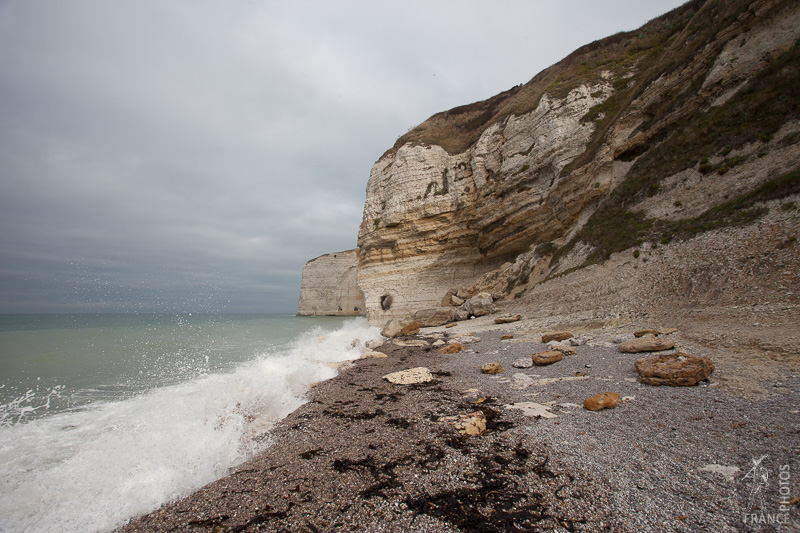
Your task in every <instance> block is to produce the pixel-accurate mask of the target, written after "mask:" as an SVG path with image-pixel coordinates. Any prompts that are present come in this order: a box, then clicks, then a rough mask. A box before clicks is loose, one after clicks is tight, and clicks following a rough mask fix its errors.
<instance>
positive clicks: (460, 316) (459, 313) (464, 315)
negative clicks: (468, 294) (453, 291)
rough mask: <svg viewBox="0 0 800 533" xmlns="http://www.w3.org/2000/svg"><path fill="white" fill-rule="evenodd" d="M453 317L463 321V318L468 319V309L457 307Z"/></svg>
mask: <svg viewBox="0 0 800 533" xmlns="http://www.w3.org/2000/svg"><path fill="white" fill-rule="evenodd" d="M453 318H455V319H456V320H457V321H458V322H463V321H464V320H468V319H469V311H467V310H466V309H464V308H462V307H459V308H458V309H456V314H455V315H454V317H453Z"/></svg>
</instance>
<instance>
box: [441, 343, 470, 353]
mask: <svg viewBox="0 0 800 533" xmlns="http://www.w3.org/2000/svg"><path fill="white" fill-rule="evenodd" d="M463 351H464V345H463V344H461V343H460V342H454V343H453V344H448V345H447V346H445V347H444V348H439V353H459V352H463Z"/></svg>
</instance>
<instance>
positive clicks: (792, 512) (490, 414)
mask: <svg viewBox="0 0 800 533" xmlns="http://www.w3.org/2000/svg"><path fill="white" fill-rule="evenodd" d="M635 329H636V325H635V324H623V325H616V326H614V327H603V328H595V329H587V328H583V329H581V328H577V327H576V328H574V331H572V332H571V333H572V334H573V338H572V340H571V341H566V342H564V344H565V345H569V346H571V347H573V348H574V350H565V351H566V352H568V353H569V354H568V355H565V356H564V357H563V358H561V360H559V361H557V362H555V363H552V364H547V365H544V366H537V365H525V364H524V361H525V360H530V359H531V357H532V355H533V354H536V353H540V352H543V351H547V350H549V349H551V348H553V345H552V344H551V345H547V344H544V343H542V342H541V341H542V333H543V332H542V331H537V330H536V328H535V327H532V325H531V324H530V323H526V322H525V321H521V322H516V323H511V324H504V325H502V326H498V325H495V324H494V323H493V322H491V321H489V320H472V321H466V322H461V323H459V324H458V326H457V327H453V328H444V327H440V328H424V329H423V330H422V331H420V332H419V333H417V334H415V335H409V336H402V337H398V338H395V339H391V340H386V342H384V344H383V345H381V346H378V347H374V348H370V349H367V348H365V349H364V351H365V353H369V354H370V355H371V356H369V357H367V358H363V359H360V360H356V361H353V362H347V363H343V364H342V365H341V366H340V369H339V375H338V376H337V377H335V378H334V379H331V380H328V381H324V382H320V383H317V384H316V385H314V386H313V387H312V388H311V390H310V391H309V393H308V402H307V403H306V404H304V405H303V406H302V407H300V408H299V409H297V410H296V411H294V412H293V413H291V414H290V415H289V416H288V417H286V418H285V419H283V420H281V421H280V422H279V423H278V424H277V425H276V426H275V427H274V428H273V429H272V430H271V431H270V432H269V433H268V434H266V435H265V438H267V439H269V440H270V442H271V443H272V445H271V446H270V447H269V448H268V449H267V451H266V452H265V453H264V454H262V455H260V456H258V457H256V458H255V459H252V460H250V461H248V462H246V463H244V464H242V465H240V466H238V467H236V468H235V469H233V470H232V471H231V472H230V474H229V475H228V476H226V477H224V478H222V479H220V480H218V481H216V482H214V483H212V484H210V485H208V486H206V487H204V488H203V489H201V490H199V491H198V492H196V493H194V494H192V495H191V496H189V497H187V498H185V499H182V500H179V501H176V502H172V503H170V504H167V505H165V506H163V507H162V508H161V509H159V510H157V511H155V512H153V513H150V514H148V515H146V516H143V517H139V518H137V519H133V520H131V522H130V523H129V524H128V525H127V526H125V527H123V528H121V529H120V530H119V531H125V532H144V531H147V532H151V531H208V532H223V531H230V532H234V531H237V532H238V531H292V532H295V531H308V532H318V531H375V532H379V531H430V532H454V531H498V532H499V531H623V532H641V531H654V532H656V531H659V532H660V531H680V532H694V531H709V532H712V531H713V532H724V531H798V530H800V507H799V506H798V502H800V498H798V497H799V496H800V411H798V408H799V406H798V403H797V398H798V394H800V373H798V372H797V370H796V369H793V368H792V367H790V366H788V365H787V366H785V367H782V368H780V369H779V370H777V371H776V372H774V373H773V374H771V381H770V382H769V383H760V386H761V387H762V388H763V389H764V390H766V391H767V392H766V393H765V394H760V395H758V396H757V397H755V396H752V395H748V394H746V393H744V392H742V391H740V390H733V389H730V388H728V387H726V386H725V383H726V381H727V380H726V379H725V377H726V373H727V372H730V367H729V366H727V365H726V364H725V361H724V360H720V359H724V356H723V355H721V354H718V353H715V354H702V353H701V354H697V355H703V356H705V355H709V356H710V357H711V359H712V360H714V361H715V363H716V366H717V368H716V370H715V371H714V372H713V373H712V374H711V375H710V376H708V377H707V378H706V379H705V380H703V381H701V382H699V383H698V384H697V385H694V386H682V387H673V386H652V385H646V384H643V383H641V381H640V376H639V374H638V373H637V371H636V368H635V362H636V361H637V360H639V359H641V358H643V357H655V356H657V355H658V353H645V354H642V353H623V352H622V351H620V346H619V344H620V343H621V342H622V341H624V340H626V339H631V338H633V335H632V333H633V331H634V330H635ZM659 338H661V337H659ZM663 338H669V339H674V344H675V349H680V350H689V349H692V348H695V347H694V346H691V343H688V342H686V343H683V342H682V338H681V332H680V331H677V332H672V333H671V334H669V335H664V336H663ZM456 343H458V345H456ZM684 344H685V345H684ZM453 346H457V349H456V350H453V349H447V348H448V347H453ZM447 351H453V352H455V353H442V352H447ZM572 352H574V353H572ZM671 352H674V350H672V351H671ZM671 352H661V353H671ZM383 355H385V356H386V357H383ZM487 363H498V365H497V366H499V367H501V369H500V370H499V371H497V373H484V372H482V371H481V368H482V367H483V366H484V365H486V364H487ZM515 363H516V364H517V366H518V367H515V366H514V365H515ZM719 363H721V364H719ZM408 369H427V371H428V372H429V375H428V377H427V379H426V380H424V381H422V382H419V383H408V384H403V383H392V382H390V381H389V379H387V378H386V376H388V375H390V374H392V373H395V372H400V371H404V370H408ZM495 370H497V368H495ZM756 378H757V377H756ZM601 393H614V394H615V395H619V401H618V402H616V401H615V402H614V403H615V404H616V405H615V406H614V407H611V408H605V409H601V410H597V411H594V410H590V409H588V408H586V407H585V406H584V402H585V401H586V400H587V398H590V397H592V396H595V395H597V394H601Z"/></svg>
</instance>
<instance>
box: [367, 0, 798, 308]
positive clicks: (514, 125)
mask: <svg viewBox="0 0 800 533" xmlns="http://www.w3.org/2000/svg"><path fill="white" fill-rule="evenodd" d="M799 87H800V4H798V3H797V2H793V1H789V0H783V1H770V0H755V1H744V0H739V1H723V0H695V1H692V2H689V3H687V4H685V5H684V6H682V7H680V8H678V9H676V10H674V11H672V12H670V13H667V14H665V15H663V16H662V17H659V18H657V19H654V20H652V21H650V22H649V23H648V24H646V25H645V26H643V27H642V28H640V29H639V30H636V31H633V32H628V33H621V34H617V35H614V36H611V37H609V38H607V39H604V40H601V41H597V42H594V43H591V44H589V45H587V46H585V47H583V48H580V49H579V50H577V51H576V52H574V53H573V54H571V55H570V56H569V57H567V58H566V59H564V60H563V61H561V62H560V63H558V64H556V65H554V66H552V67H550V68H548V69H546V70H545V71H543V72H542V73H540V74H539V75H537V76H536V77H534V78H533V79H532V80H531V81H530V82H528V83H527V84H525V85H521V86H518V87H515V88H513V89H511V90H509V91H506V92H505V93H502V94H499V95H497V96H495V97H493V98H490V99H489V100H486V101H483V102H478V103H475V104H471V105H467V106H462V107H459V108H455V109H452V110H450V111H446V112H443V113H439V114H437V115H434V116H432V117H431V118H430V119H428V120H427V121H426V122H424V123H423V124H421V125H419V126H418V127H417V128H415V129H413V130H412V131H410V132H409V133H407V134H406V135H404V136H403V137H401V138H400V139H399V140H398V142H397V143H396V144H395V146H394V147H393V148H391V149H390V150H388V151H387V152H386V153H385V154H383V156H382V157H381V158H380V159H379V160H378V161H377V162H376V163H375V165H374V166H373V168H372V171H371V173H370V177H369V181H368V183H367V191H366V192H367V194H366V201H365V205H364V214H363V220H362V223H361V227H360V229H359V237H358V246H359V249H360V254H359V259H358V286H359V288H360V290H361V292H362V293H363V295H364V299H365V305H366V309H367V314H368V317H369V319H370V321H372V322H375V323H382V322H385V321H386V320H388V319H390V318H400V319H402V318H407V317H411V316H413V315H414V314H415V313H418V312H420V311H422V310H428V312H429V313H430V311H431V310H433V309H437V308H439V310H441V308H443V307H444V308H446V307H447V306H450V305H451V303H453V302H454V301H458V299H455V300H454V299H452V298H451V297H450V296H451V295H452V294H454V293H457V292H458V293H459V296H461V297H462V298H464V297H468V296H471V295H474V294H477V293H479V292H490V293H493V294H494V295H495V297H496V298H497V299H498V303H499V304H504V305H506V306H508V307H510V308H517V309H520V310H522V311H524V310H525V309H531V310H535V309H540V310H541V312H542V313H549V314H552V313H553V312H554V309H558V308H562V309H566V308H570V306H569V305H565V306H561V305H560V301H563V300H565V299H566V298H567V297H566V296H565V295H564V294H563V293H561V292H560V291H561V290H563V289H565V288H566V287H572V288H573V289H575V288H576V285H575V284H574V283H573V284H570V283H569V280H571V279H575V280H581V284H579V285H580V290H581V294H584V295H586V294H589V295H591V294H600V295H602V296H603V298H602V299H598V300H596V301H593V302H592V301H586V302H584V303H582V304H580V305H572V306H571V307H573V308H574V310H575V312H576V313H589V314H592V313H593V312H601V311H600V308H601V307H602V308H604V309H605V310H606V311H607V312H608V313H612V312H617V313H619V310H620V309H624V310H627V311H637V312H645V311H643V309H644V308H646V307H647V306H648V305H650V303H651V302H650V301H649V300H648V299H647V298H646V297H643V298H639V299H637V303H636V305H635V306H632V307H630V308H628V307H627V306H626V302H625V301H623V297H622V296H619V295H616V294H615V291H614V290H613V287H615V286H616V284H618V282H619V281H620V280H615V279H612V277H613V275H614V271H613V269H612V270H611V271H609V270H608V265H617V264H619V265H623V264H627V263H630V262H631V261H633V260H634V259H637V260H638V258H639V257H640V255H642V259H649V260H650V261H652V262H653V263H651V265H650V266H649V267H647V268H644V267H643V268H642V269H641V270H636V269H635V268H636V265H628V266H626V267H625V268H622V267H621V266H620V269H619V273H620V274H622V273H623V272H624V276H625V283H624V285H625V291H624V294H626V295H630V294H640V291H642V290H645V286H648V287H650V289H652V283H651V282H650V281H648V280H647V279H645V278H642V272H644V271H647V272H661V273H662V274H663V275H665V276H666V274H664V272H668V271H671V270H670V268H669V267H668V266H665V267H664V268H663V269H661V270H659V269H658V268H656V267H655V266H653V264H654V263H656V262H659V263H663V262H665V261H671V262H673V266H674V265H680V266H681V267H680V268H678V269H676V270H674V271H675V272H686V273H688V272H690V271H692V269H695V266H691V267H690V266H688V265H689V264H690V263H691V264H692V265H694V264H695V263H694V262H691V261H688V259H689V258H688V257H687V256H686V254H687V253H697V251H698V248H699V249H702V248H703V246H702V245H700V244H698V243H705V245H707V246H709V247H711V248H713V249H714V250H715V252H714V253H715V254H717V255H719V254H723V255H724V253H725V252H726V251H729V252H730V253H731V254H734V256H735V257H734V256H731V257H728V258H727V259H725V261H726V264H727V265H728V266H730V265H733V264H736V268H735V269H733V267H731V271H733V270H736V271H752V269H753V268H754V266H753V265H754V264H755V263H757V262H758V261H759V260H758V259H757V258H755V257H754V256H753V254H751V253H749V252H748V251H747V246H741V245H740V244H741V242H739V241H740V239H746V238H751V237H752V235H754V234H758V231H757V230H754V229H753V228H754V227H755V228H757V227H758V225H759V224H761V225H764V224H770V227H771V228H773V229H774V228H777V229H774V231H773V232H772V233H771V234H770V239H771V240H770V241H769V242H771V243H772V244H771V245H770V246H771V247H770V246H767V241H766V240H765V241H764V242H760V243H758V246H757V247H756V248H757V249H758V250H759V252H762V253H768V254H773V256H774V257H775V258H780V260H777V261H776V262H775V263H774V264H772V265H770V267H769V269H767V270H768V272H767V271H765V270H764V268H766V267H764V266H763V265H761V266H759V267H758V271H759V272H761V273H762V274H763V276H762V277H761V278H759V279H756V280H754V281H753V282H752V283H753V284H754V285H753V286H752V287H749V288H748V291H747V294H749V295H751V296H752V295H753V294H757V293H758V290H753V287H757V286H758V284H759V283H762V282H763V283H773V281H774V279H776V278H775V275H776V273H777V272H781V273H782V272H784V271H785V272H797V271H798V269H797V266H798V265H800V252H799V251H798V250H799V249H800V245H797V244H796V238H795V239H794V240H792V235H796V234H797V231H798V229H800V223H798V220H799V219H800V216H798V208H797V205H798V201H800V198H799V197H798V194H799V193H800V90H798V88H799ZM776 212H780V213H782V217H781V218H780V223H779V224H777V223H773V222H769V221H770V220H773V219H775V216H776V215H775V213H776ZM770 213H771V215H770ZM770 217H771V218H770ZM775 220H778V219H775ZM776 224H777V225H776ZM714 232H718V233H714ZM719 232H722V233H719ZM715 235H716V236H715ZM721 235H724V237H722V236H721ZM773 237H774V238H773ZM720 239H723V240H722V241H721V240H720ZM725 239H733V240H734V241H736V243H737V244H736V246H733V245H731V246H729V247H728V248H727V249H726V248H725V246H722V247H721V248H720V242H725ZM773 241H774V242H773ZM742 242H743V241H742ZM778 247H782V248H780V250H782V251H781V253H777V252H776V251H775V250H778ZM632 249H633V250H632ZM754 249H755V248H754ZM637 250H638V251H639V252H638V253H637V252H636V251H637ZM623 257H624V258H627V259H622V258H623ZM720 257H721V256H720ZM692 259H694V258H692ZM598 267H602V268H600V270H598ZM684 267H685V268H684ZM604 269H605V270H604ZM742 269H743V270H742ZM748 269H750V270H748ZM629 270H630V271H629ZM586 272H594V273H595V274H596V273H597V272H607V275H605V277H604V276H598V275H594V274H592V275H590V274H587V273H586ZM781 275H782V274H781ZM793 275H794V274H793ZM734 277H735V278H736V279H739V278H740V277H741V276H738V277H736V276H734ZM795 278H796V276H795V277H794V278H792V279H791V280H788V279H783V282H782V285H781V286H783V287H791V283H795V284H796V283H797V281H798V280H797V279H795ZM670 279H672V278H671V277H670ZM681 279H682V278H681V277H680V276H679V277H678V278H676V279H675V280H673V282H672V285H670V287H672V288H673V289H675V290H676V291H678V292H670V291H667V292H670V294H672V296H671V297H670V298H668V297H667V296H666V294H667V293H666V292H665V290H666V288H665V287H660V288H659V289H658V290H656V291H655V292H656V293H657V294H659V295H660V296H659V298H666V299H667V300H670V301H669V303H668V304H665V308H668V307H670V306H671V308H673V309H674V308H675V306H676V305H677V304H676V300H679V299H680V298H682V297H683V296H684V293H687V290H688V289H687V290H683V289H681V287H682V285H681ZM703 279H705V278H703ZM637 280H638V281H637ZM767 280H773V281H767ZM740 281H741V280H740ZM637 283H638V284H637ZM648 283H649V285H648ZM725 284H726V282H725V280H724V279H723V278H719V279H716V280H715V281H714V282H713V283H711V282H709V285H708V286H707V287H706V288H707V289H708V290H709V291H711V292H707V293H705V292H703V289H702V288H700V289H699V288H698V287H693V288H692V290H691V291H690V292H691V296H692V298H695V299H697V298H699V297H700V294H701V293H702V294H703V297H702V298H700V299H701V300H702V301H703V302H706V303H709V304H711V303H713V297H712V296H711V295H712V293H713V292H714V291H716V292H720V291H721V292H723V293H724V291H725V286H726V285H725ZM634 285H635V286H634ZM548 287H551V289H548ZM556 287H558V290H555V288H556ZM685 288H686V287H684V289H685ZM712 288H713V290H712ZM773 288H774V287H773ZM687 294H689V293H687ZM769 294H770V295H774V297H775V298H776V299H777V300H776V301H781V302H782V303H783V304H785V305H790V306H795V305H796V304H798V303H800V291H797V294H795V293H794V292H793V291H789V290H787V291H780V290H777V291H776V290H773V289H770V292H769ZM752 297H755V296H752ZM542 298H547V303H546V305H545V303H543V301H542ZM639 300H641V301H639ZM748 301H749V300H748ZM681 305H690V303H688V301H687V302H685V303H684V304H681ZM590 308H591V309H590ZM441 316H447V313H444V314H442V315H441Z"/></svg>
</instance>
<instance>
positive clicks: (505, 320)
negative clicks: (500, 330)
mask: <svg viewBox="0 0 800 533" xmlns="http://www.w3.org/2000/svg"><path fill="white" fill-rule="evenodd" d="M521 319H522V315H520V314H519V313H517V314H515V315H501V316H499V317H497V318H495V319H494V323H495V324H511V323H512V322H519V321H520V320H521Z"/></svg>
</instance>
